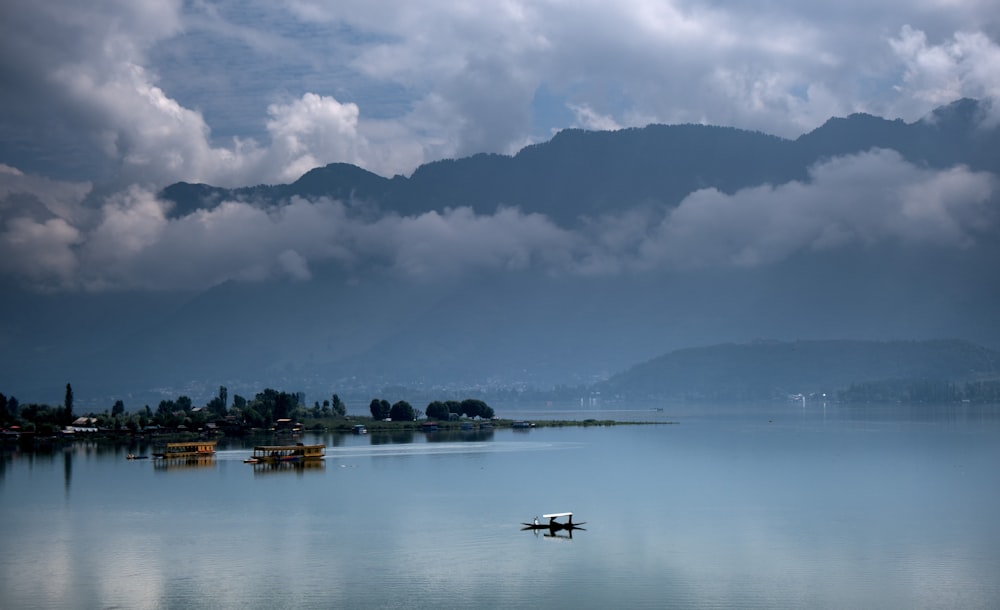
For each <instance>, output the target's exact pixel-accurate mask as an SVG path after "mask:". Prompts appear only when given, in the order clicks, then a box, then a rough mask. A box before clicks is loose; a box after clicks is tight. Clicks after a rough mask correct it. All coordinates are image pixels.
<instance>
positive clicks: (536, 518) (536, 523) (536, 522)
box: [535, 516, 538, 525]
mask: <svg viewBox="0 0 1000 610" xmlns="http://www.w3.org/2000/svg"><path fill="white" fill-rule="evenodd" d="M535 525H538V517H537V516H536V517H535Z"/></svg>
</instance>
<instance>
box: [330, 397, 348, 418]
mask: <svg viewBox="0 0 1000 610" xmlns="http://www.w3.org/2000/svg"><path fill="white" fill-rule="evenodd" d="M331 408H332V409H333V414H334V415H336V416H337V417H344V416H345V415H347V405H345V404H344V403H343V401H341V400H340V396H337V395H336V394H334V395H333V406H332V407H331Z"/></svg>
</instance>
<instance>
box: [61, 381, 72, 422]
mask: <svg viewBox="0 0 1000 610" xmlns="http://www.w3.org/2000/svg"><path fill="white" fill-rule="evenodd" d="M63 409H64V411H63V416H62V423H63V425H67V426H68V425H69V424H71V423H73V419H74V417H73V386H71V385H70V384H68V383H67V384H66V399H65V400H64V401H63Z"/></svg>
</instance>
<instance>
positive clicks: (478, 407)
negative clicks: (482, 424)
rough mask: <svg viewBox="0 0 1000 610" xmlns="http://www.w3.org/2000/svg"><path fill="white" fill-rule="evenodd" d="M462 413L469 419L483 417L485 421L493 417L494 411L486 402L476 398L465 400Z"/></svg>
mask: <svg viewBox="0 0 1000 610" xmlns="http://www.w3.org/2000/svg"><path fill="white" fill-rule="evenodd" d="M461 412H462V413H463V414H465V415H467V416H469V417H481V418H483V419H489V418H491V417H493V409H492V408H490V406H489V405H487V404H486V403H485V402H483V401H481V400H477V399H475V398H466V399H465V400H463V401H462V405H461Z"/></svg>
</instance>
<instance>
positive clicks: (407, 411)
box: [389, 400, 415, 421]
mask: <svg viewBox="0 0 1000 610" xmlns="http://www.w3.org/2000/svg"><path fill="white" fill-rule="evenodd" d="M414 415H415V414H414V412H413V406H411V405H410V403H408V402H406V401H405V400H400V401H399V402H397V403H396V404H394V405H392V407H391V408H390V409H389V417H390V418H391V419H392V421H413V418H414Z"/></svg>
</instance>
